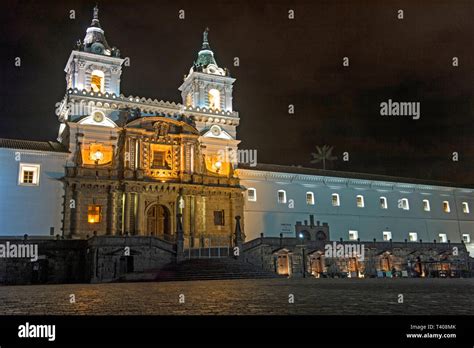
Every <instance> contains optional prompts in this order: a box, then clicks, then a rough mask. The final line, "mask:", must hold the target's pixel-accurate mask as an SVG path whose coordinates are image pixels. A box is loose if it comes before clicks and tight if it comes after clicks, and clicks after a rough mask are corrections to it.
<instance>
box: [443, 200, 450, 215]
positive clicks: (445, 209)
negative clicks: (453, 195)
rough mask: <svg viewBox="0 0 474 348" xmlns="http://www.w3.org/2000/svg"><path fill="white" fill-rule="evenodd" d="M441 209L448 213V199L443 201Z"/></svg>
mask: <svg viewBox="0 0 474 348" xmlns="http://www.w3.org/2000/svg"><path fill="white" fill-rule="evenodd" d="M443 211H444V212H445V213H449V212H450V211H451V209H450V208H449V202H448V201H443Z"/></svg>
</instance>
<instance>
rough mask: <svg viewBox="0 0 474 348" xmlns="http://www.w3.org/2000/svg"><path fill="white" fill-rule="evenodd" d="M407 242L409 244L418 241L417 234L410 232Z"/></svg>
mask: <svg viewBox="0 0 474 348" xmlns="http://www.w3.org/2000/svg"><path fill="white" fill-rule="evenodd" d="M408 240H409V241H410V242H416V241H418V234H417V233H416V232H410V233H408Z"/></svg>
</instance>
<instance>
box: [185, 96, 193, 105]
mask: <svg viewBox="0 0 474 348" xmlns="http://www.w3.org/2000/svg"><path fill="white" fill-rule="evenodd" d="M186 106H187V107H191V106H193V96H192V94H191V93H188V94H187V95H186Z"/></svg>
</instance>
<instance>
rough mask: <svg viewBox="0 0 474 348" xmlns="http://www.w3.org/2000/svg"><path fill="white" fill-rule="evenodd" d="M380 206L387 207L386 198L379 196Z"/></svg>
mask: <svg viewBox="0 0 474 348" xmlns="http://www.w3.org/2000/svg"><path fill="white" fill-rule="evenodd" d="M380 208H382V209H387V198H386V197H380Z"/></svg>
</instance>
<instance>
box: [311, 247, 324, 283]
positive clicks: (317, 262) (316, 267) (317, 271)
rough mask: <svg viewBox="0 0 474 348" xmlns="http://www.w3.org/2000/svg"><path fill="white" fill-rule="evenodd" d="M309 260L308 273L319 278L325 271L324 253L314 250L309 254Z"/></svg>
mask: <svg viewBox="0 0 474 348" xmlns="http://www.w3.org/2000/svg"><path fill="white" fill-rule="evenodd" d="M309 260H310V273H311V274H312V275H313V276H314V277H315V278H320V277H321V275H322V274H323V273H324V272H326V265H325V260H324V255H323V253H322V252H320V251H316V252H314V253H312V254H311V255H310V256H309Z"/></svg>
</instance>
